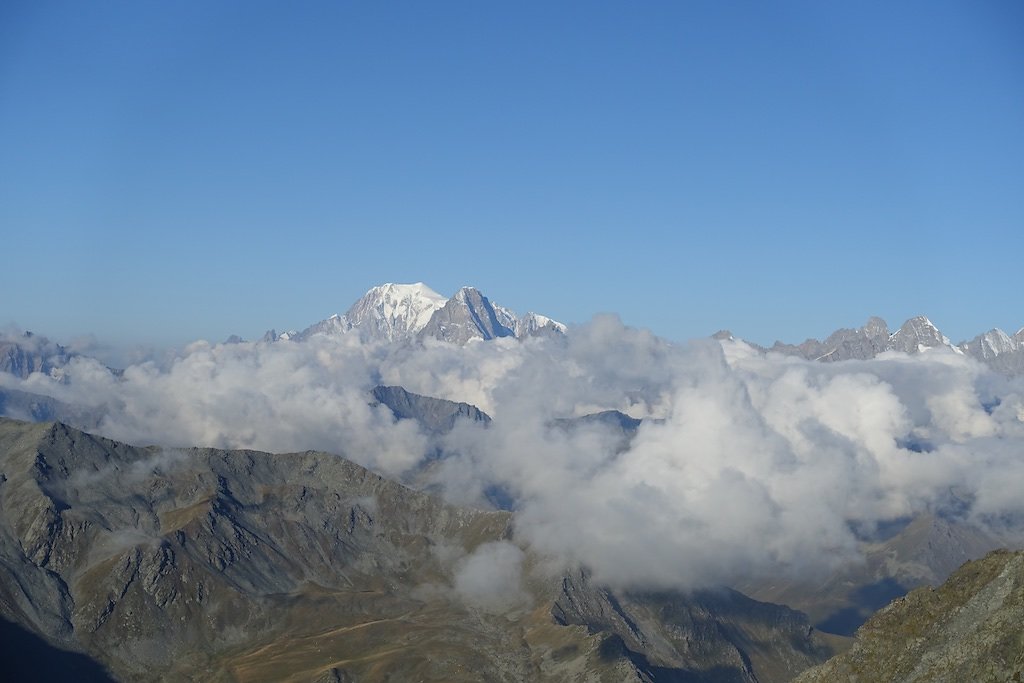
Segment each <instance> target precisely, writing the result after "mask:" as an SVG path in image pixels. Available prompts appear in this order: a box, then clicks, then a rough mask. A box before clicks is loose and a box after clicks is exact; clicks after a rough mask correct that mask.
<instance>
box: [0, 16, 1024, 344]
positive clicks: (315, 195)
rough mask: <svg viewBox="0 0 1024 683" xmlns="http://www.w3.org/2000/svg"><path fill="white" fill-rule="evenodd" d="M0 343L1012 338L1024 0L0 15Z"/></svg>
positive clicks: (1018, 280) (1020, 188)
mask: <svg viewBox="0 0 1024 683" xmlns="http://www.w3.org/2000/svg"><path fill="white" fill-rule="evenodd" d="M0 249H2V250H3V251H2V253H3V256H4V258H3V266H2V268H0V287H2V291H3V293H4V297H3V301H4V305H3V306H2V307H0V323H7V322H13V323H16V324H17V325H19V326H21V327H22V328H28V329H33V330H36V331H39V332H41V333H45V334H48V335H49V336H51V337H54V338H57V339H58V340H60V339H65V340H66V339H68V338H70V337H73V336H76V335H79V334H83V333H88V332H93V333H96V334H97V335H99V336H100V337H101V338H102V339H105V340H108V341H113V340H114V339H120V340H123V341H132V342H135V341H138V342H150V343H152V342H156V343H175V344H177V343H181V342H183V341H187V340H191V339H196V338H207V339H211V340H219V339H222V338H224V337H226V336H227V335H228V334H231V333H239V334H241V335H243V336H245V337H250V338H251V337H253V336H257V335H259V334H260V333H262V332H263V331H264V330H265V329H267V328H269V327H277V328H278V329H282V328H289V327H291V328H301V327H304V326H306V325H307V324H309V323H312V322H314V321H316V320H319V319H322V318H324V317H326V316H327V315H329V314H331V313H334V312H338V311H344V310H345V309H346V308H347V307H348V306H349V305H350V304H351V303H352V301H354V300H355V299H356V298H357V297H358V296H360V295H361V294H362V293H363V292H364V291H365V290H366V289H368V288H369V287H370V286H372V285H374V284H378V283H380V282H386V281H392V282H413V281H419V280H422V281H424V282H427V283H428V284H430V285H431V286H432V287H433V288H435V289H437V290H438V291H440V292H442V293H444V294H450V293H452V292H453V291H454V290H455V289H456V288H457V287H459V286H460V285H463V284H473V285H476V286H477V287H479V288H480V289H481V290H482V291H483V292H484V293H485V294H487V295H489V296H490V297H491V298H492V299H494V300H495V301H497V302H499V303H501V304H503V305H506V306H509V307H511V308H513V309H516V310H518V311H520V312H524V311H525V310H528V309H532V310H536V311H538V312H542V313H546V314H548V315H551V316H553V317H556V318H559V319H562V320H565V321H568V322H581V321H585V320H587V319H589V318H590V316H591V315H593V314H594V313H597V312H602V311H614V312H617V313H619V314H620V315H621V316H622V318H623V319H624V320H625V322H627V323H628V324H631V325H635V326H640V327H648V328H650V329H652V330H653V331H655V332H656V333H658V334H661V335H663V336H666V337H669V338H673V339H685V338H690V337H695V336H703V335H706V334H710V333H712V332H714V331H715V330H717V329H719V328H723V327H728V328H731V329H732V330H733V331H734V332H736V333H737V334H740V335H741V336H744V337H746V338H749V339H753V340H756V341H760V342H771V341H773V340H774V339H776V338H784V339H786V340H793V341H799V340H802V339H803V338H804V337H807V336H811V335H813V336H820V335H824V334H827V333H828V332H830V331H831V330H832V329H834V328H835V327H839V326H852V325H856V324H860V323H862V322H863V321H864V320H865V319H866V318H867V317H868V316H869V315H871V314H879V315H882V316H883V317H885V318H886V319H887V320H888V321H889V323H890V325H891V326H896V325H898V324H899V323H901V322H902V320H903V319H905V318H907V317H909V316H912V315H915V314H919V313H924V314H927V315H929V316H930V317H931V318H932V319H933V320H934V321H935V322H936V324H938V325H939V327H940V328H942V329H943V331H945V332H946V333H947V334H948V335H949V336H950V337H952V338H954V341H959V340H961V339H963V338H964V337H967V336H972V335H973V334H975V333H977V332H981V331H983V330H986V329H988V328H989V327H992V326H1000V327H1003V328H1004V329H1007V330H1008V331H1011V332H1012V331H1013V330H1015V329H1016V328H1017V327H1019V326H1021V325H1024V304H1022V297H1021V290H1022V284H1024V277H1022V272H1024V270H1022V267H1021V262H1022V258H1024V3H1021V2H1017V1H1016V0H1008V1H1005V2H997V1H985V0H982V1H979V2H966V1H965V2H941V1H939V2H930V1H929V2H888V1H887V2H865V3H859V2H858V3H847V2H843V3H838V2H817V1H811V0H808V1H807V2H780V3H763V2H665V3H654V2H651V3H627V2H615V3H609V2H536V3H535V2H517V3H495V2H407V3H392V2H322V3H317V2H309V3H283V2H251V1H247V2H235V3H224V2H209V1H203V2H198V1H196V2H135V1H133V2H111V1H103V2H78V1H71V2H40V1H37V0H31V1H21V0H7V1H6V2H3V3H2V4H0Z"/></svg>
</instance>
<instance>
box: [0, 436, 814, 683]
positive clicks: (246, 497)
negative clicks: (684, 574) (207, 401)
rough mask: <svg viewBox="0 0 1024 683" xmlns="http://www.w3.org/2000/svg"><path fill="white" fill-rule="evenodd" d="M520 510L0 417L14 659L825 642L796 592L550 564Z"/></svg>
mask: <svg viewBox="0 0 1024 683" xmlns="http://www.w3.org/2000/svg"><path fill="white" fill-rule="evenodd" d="M511 520H512V518H511V516H510V515H509V514H508V513H504V512H486V511H475V510H468V509H460V508H455V507H452V506H449V505H445V504H443V503H441V502H440V501H439V500H437V499H435V498H432V497H431V496H428V495H426V494H423V493H417V492H415V491H412V490H410V489H407V488H404V487H402V486H400V485H398V484H396V483H393V482H390V481H388V480H386V479H382V478H381V477H379V476H377V475H375V474H373V473H371V472H369V471H367V470H365V469H363V468H361V467H358V466H357V465H355V464H353V463H351V462H349V461H347V460H345V459H343V458H341V457H338V456H334V455H329V454H325V453H314V452H306V453H293V454H284V455H271V454H267V453H259V452H255V451H221V450H214V449H201V448H192V449H185V450H173V451H172V450H164V449H160V448H156V447H147V448H139V447H134V446H128V445H125V444H121V443H118V442H114V441H109V440H106V439H102V438H99V437H94V436H91V435H89V434H86V433H84V432H80V431H77V430H75V429H72V428H69V427H66V426H64V425H62V424H60V423H37V424H30V423H24V422H17V421H12V420H0V617H2V618H3V620H4V624H5V625H6V627H7V631H5V632H13V633H15V634H16V635H17V636H18V638H19V642H34V643H36V645H38V646H39V647H37V648H35V649H32V648H25V649H23V650H19V651H16V652H12V653H8V655H7V656H8V657H9V658H13V659H14V660H17V661H13V662H8V664H9V666H13V667H21V670H25V668H26V667H27V668H28V670H38V671H41V670H42V668H43V667H42V663H34V662H32V661H31V660H29V661H27V662H26V661H25V657H27V656H31V654H30V653H32V652H41V651H42V652H49V653H51V654H52V655H54V657H53V658H52V661H53V662H56V661H58V659H59V658H58V657H56V654H55V653H59V654H60V656H61V657H65V658H66V659H67V660H68V661H69V662H74V661H77V662H78V663H79V664H80V663H81V660H80V658H79V659H77V660H76V655H75V653H81V654H84V655H86V656H88V657H89V658H91V659H92V660H93V661H94V662H96V663H97V664H98V665H100V666H102V667H103V669H105V671H106V674H102V672H100V674H101V675H100V677H99V678H97V679H96V680H101V679H102V678H103V675H109V676H110V677H111V678H112V679H114V680H122V681H148V680H196V679H202V680H210V681H218V680H222V681H228V680H234V681H271V680H273V681H281V680H294V681H299V680H333V681H340V680H346V681H353V680H359V681H379V680H439V681H440V680H443V681H478V680H494V681H536V680H541V681H542V680H551V681H572V680H576V681H627V680H631V681H635V680H641V681H680V680H687V681H691V680H692V681H744V682H751V683H752V682H753V681H762V682H766V681H783V680H788V679H789V678H791V677H792V676H793V675H795V674H796V673H797V672H799V671H800V670H802V669H804V668H806V667H807V666H809V665H812V664H815V663H819V662H821V661H823V660H824V659H825V658H826V656H827V655H828V654H830V652H831V650H830V647H829V645H828V644H827V642H826V641H825V640H823V639H822V638H821V637H819V636H818V635H817V634H816V632H814V631H813V629H811V628H810V627H809V625H808V623H807V620H806V618H805V617H804V616H803V615H802V614H800V613H798V612H795V611H793V610H790V609H788V608H784V607H780V606H777V605H770V604H766V603H759V602H755V601H753V600H751V599H749V598H746V597H745V596H741V595H739V594H737V593H735V592H731V591H725V590H722V591H717V592H709V593H698V594H682V593H660V594H644V593H638V594H634V593H630V592H624V591H621V590H619V591H616V590H612V589H610V588H607V587H602V586H597V585H593V584H592V583H591V582H590V580H589V579H588V577H587V575H586V573H585V572H582V571H579V570H577V571H574V572H569V573H567V574H559V573H557V572H555V573H552V572H551V571H550V570H549V569H546V567H547V565H545V564H544V563H541V562H540V559H539V558H536V557H534V556H533V555H532V554H531V553H529V551H528V549H526V551H525V552H524V550H522V549H520V548H519V547H518V546H517V545H516V539H515V537H514V534H513V527H512V525H511ZM40 648H41V649H40ZM50 660H51V658H50V657H49V656H48V661H50ZM69 666H70V664H69ZM97 670H98V669H96V668H95V667H94V668H93V671H94V672H95V671H97Z"/></svg>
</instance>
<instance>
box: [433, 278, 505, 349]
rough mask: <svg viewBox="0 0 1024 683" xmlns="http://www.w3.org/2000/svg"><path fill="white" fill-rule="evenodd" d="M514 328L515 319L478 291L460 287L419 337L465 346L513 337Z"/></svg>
mask: <svg viewBox="0 0 1024 683" xmlns="http://www.w3.org/2000/svg"><path fill="white" fill-rule="evenodd" d="M515 326H516V318H515V316H514V315H513V314H512V313H511V312H509V311H507V310H505V309H503V308H501V307H500V306H498V307H495V306H494V305H492V304H491V301H490V299H488V298H487V297H485V296H484V295H483V294H481V293H480V292H479V290H476V289H473V288H472V287H463V288H462V289H460V290H459V291H458V292H456V293H455V296H453V297H452V298H451V299H449V300H448V302H447V303H446V304H445V305H444V307H442V308H441V309H439V310H438V311H437V313H435V314H434V315H433V316H431V318H430V321H429V322H428V323H427V324H426V326H424V327H423V329H422V330H420V333H419V336H420V338H424V337H432V338H434V339H440V340H441V341H446V342H449V343H452V344H466V343H467V342H469V341H470V340H471V339H480V340H485V341H486V340H490V339H498V338H499V337H514V336H516V332H515Z"/></svg>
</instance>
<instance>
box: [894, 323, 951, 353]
mask: <svg viewBox="0 0 1024 683" xmlns="http://www.w3.org/2000/svg"><path fill="white" fill-rule="evenodd" d="M942 346H945V347H947V348H950V349H953V350H954V351H956V352H957V353H961V351H960V349H958V348H956V347H955V346H953V345H952V344H951V343H950V341H949V338H948V337H946V336H945V335H944V334H942V332H940V331H939V328H938V327H936V326H935V323H933V322H932V321H931V320H929V319H928V318H926V317H925V316H923V315H919V316H915V317H913V318H911V319H910V320H908V321H907V322H905V323H903V326H902V327H900V329H899V330H897V331H896V332H895V333H894V334H893V335H892V336H891V337H890V338H889V347H890V348H891V349H893V350H895V351H903V352H904V353H918V352H921V351H924V350H926V349H933V348H938V347H942Z"/></svg>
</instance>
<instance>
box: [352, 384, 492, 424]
mask: <svg viewBox="0 0 1024 683" xmlns="http://www.w3.org/2000/svg"><path fill="white" fill-rule="evenodd" d="M371 393H372V395H373V399H374V401H375V402H377V403H379V404H383V405H386V406H387V407H388V408H390V409H391V412H392V413H393V414H394V416H395V417H396V418H398V419H399V420H415V421H416V422H418V423H419V425H420V426H421V427H422V428H423V429H424V431H426V432H428V433H430V434H445V433H447V432H450V431H451V430H452V428H453V427H454V426H455V423H456V422H457V421H459V420H469V421H470V422H482V423H484V424H486V423H488V422H490V421H491V418H490V416H489V415H488V414H487V413H485V412H484V411H482V410H480V409H479V408H477V407H476V406H474V405H471V404H469V403H456V402H455V401H446V400H444V399H443V398H434V397H432V396H422V395H420V394H414V393H412V392H410V391H406V390H405V389H403V388H402V387H386V386H378V387H374V389H373V391H372V392H371Z"/></svg>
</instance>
